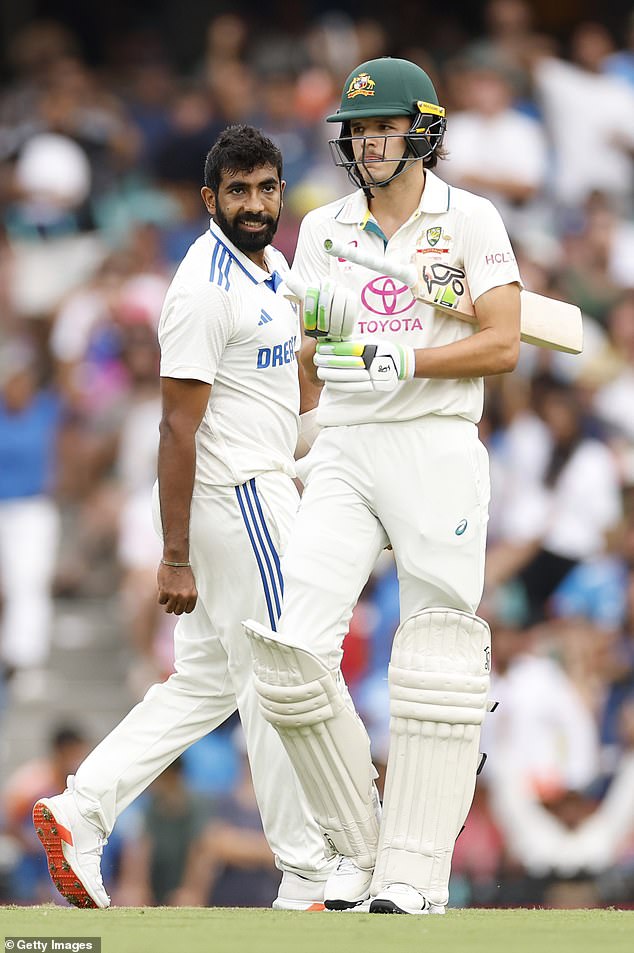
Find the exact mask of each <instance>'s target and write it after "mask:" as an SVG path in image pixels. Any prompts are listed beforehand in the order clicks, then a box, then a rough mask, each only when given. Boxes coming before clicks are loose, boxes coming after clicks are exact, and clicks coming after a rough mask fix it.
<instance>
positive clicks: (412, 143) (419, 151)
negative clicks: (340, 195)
mask: <svg viewBox="0 0 634 953" xmlns="http://www.w3.org/2000/svg"><path fill="white" fill-rule="evenodd" d="M403 115H405V112H403ZM409 115H413V121H412V124H411V126H410V128H409V130H408V131H407V132H405V133H398V134H395V133H390V134H388V135H385V136H353V135H351V131H350V129H351V126H350V120H346V121H344V122H343V123H342V125H341V132H340V135H339V137H338V138H337V139H330V140H329V143H328V145H329V146H330V153H331V155H332V158H333V161H334V163H335V165H337V166H339V167H340V168H343V169H345V170H346V172H347V173H348V177H349V179H350V180H351V181H352V182H353V183H354V184H355V185H357V186H360V187H361V188H362V189H368V188H383V186H385V185H388V184H389V183H390V182H393V181H394V179H396V178H397V177H398V176H399V175H401V174H402V173H403V172H405V171H406V170H407V169H409V168H410V166H411V165H412V164H413V163H414V162H420V161H424V160H425V159H428V158H429V157H430V156H432V155H433V154H434V153H435V151H436V149H438V147H439V146H440V144H441V143H442V140H443V136H444V134H445V128H446V125H447V120H446V119H445V110H444V109H443V107H442V106H437V105H436V104H435V103H426V102H421V101H416V102H414V103H412V112H411V113H410V114H409ZM376 118H380V117H379V116H378V115H377V117H376ZM388 139H401V140H404V142H405V149H404V152H403V155H402V156H401V157H400V158H398V159H392V158H390V159H387V160H385V161H387V162H397V163H398V165H397V168H396V170H395V171H394V173H393V174H392V175H390V176H389V177H388V178H386V179H382V180H381V181H376V180H375V179H374V177H373V175H372V171H371V167H370V166H368V165H366V164H364V158H365V152H366V145H367V142H368V140H372V142H374V143H376V142H380V141H381V140H383V152H382V156H383V158H385V152H386V149H387V141H388ZM354 143H362V147H361V152H360V155H359V158H358V159H357V158H355V156H354V148H353V147H354ZM376 161H377V160H376V158H373V162H376Z"/></svg>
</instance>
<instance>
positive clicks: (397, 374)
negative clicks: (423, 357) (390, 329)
mask: <svg viewBox="0 0 634 953" xmlns="http://www.w3.org/2000/svg"><path fill="white" fill-rule="evenodd" d="M313 360H314V363H315V365H316V367H317V377H318V378H319V379H320V380H322V381H327V382H328V384H329V385H330V386H331V387H333V388H334V389H335V390H344V391H364V390H365V391H367V390H380V391H390V390H394V388H395V387H397V386H398V384H399V383H400V382H401V381H406V380H410V379H411V378H412V377H413V376H414V371H415V369H416V358H415V353H414V349H413V348H411V347H408V346H407V345H403V344H394V343H392V342H391V341H377V340H369V341H341V342H332V343H331V342H325V341H320V342H319V343H318V344H317V350H316V351H315V356H314V358H313Z"/></svg>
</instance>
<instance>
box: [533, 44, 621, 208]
mask: <svg viewBox="0 0 634 953" xmlns="http://www.w3.org/2000/svg"><path fill="white" fill-rule="evenodd" d="M534 78H535V83H536V86H537V90H538V94H539V99H540V101H541V106H542V109H543V112H544V117H545V121H546V125H547V128H548V131H549V134H550V137H551V139H552V142H553V145H554V148H555V155H556V171H555V197H556V199H557V200H558V201H559V202H560V203H561V204H562V205H564V206H568V207H573V206H577V205H580V204H583V202H584V201H585V200H586V199H587V198H588V196H589V195H590V194H591V193H592V192H595V191H599V192H603V193H605V194H606V195H609V196H611V197H613V198H614V199H616V200H619V201H622V202H626V201H627V200H628V199H629V198H630V197H631V195H632V158H631V151H632V149H634V92H633V91H632V89H631V88H630V87H629V86H628V85H627V84H626V83H624V82H623V81H622V80H620V79H616V78H614V77H612V76H608V75H605V74H602V73H593V72H591V71H590V70H588V69H584V68H582V67H581V66H577V65H575V64H573V63H568V62H565V61H563V60H560V59H556V58H554V57H545V58H543V59H541V60H540V61H539V62H538V63H537V65H536V67H535V71H534Z"/></svg>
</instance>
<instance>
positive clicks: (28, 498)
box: [0, 341, 63, 694]
mask: <svg viewBox="0 0 634 953" xmlns="http://www.w3.org/2000/svg"><path fill="white" fill-rule="evenodd" d="M62 425H63V411H62V404H61V401H60V399H59V397H58V396H57V395H56V394H55V393H54V392H52V391H51V390H50V389H47V388H45V387H42V386H41V384H40V381H39V375H38V369H37V365H36V356H35V352H34V351H33V350H32V349H31V347H29V345H28V344H26V343H25V342H18V341H16V342H14V343H13V344H11V345H8V346H5V347H4V348H3V349H2V350H1V351H0V576H1V578H2V591H3V612H2V624H1V628H0V636H1V637H0V649H1V657H2V664H3V666H4V667H5V670H7V671H8V672H9V673H10V674H11V676H12V677H13V678H14V679H17V681H15V685H16V686H18V687H19V688H20V691H23V692H26V693H27V694H28V693H29V691H31V689H33V676H38V675H43V672H42V669H43V667H44V666H45V664H46V662H47V661H48V654H49V645H50V635H51V622H52V614H53V602H52V595H51V588H52V582H53V575H54V572H55V561H56V556H57V546H58V540H59V513H58V509H57V505H56V503H55V501H54V499H53V490H54V485H55V475H56V468H57V463H58V457H57V445H58V440H59V437H60V433H61V429H62ZM29 674H30V675H31V677H30V678H29V677H28V676H29ZM25 676H26V677H25ZM35 681H36V684H37V685H39V681H38V679H37V678H36V680H35ZM29 686H30V687H29ZM41 687H42V686H40V688H41ZM33 690H37V689H33Z"/></svg>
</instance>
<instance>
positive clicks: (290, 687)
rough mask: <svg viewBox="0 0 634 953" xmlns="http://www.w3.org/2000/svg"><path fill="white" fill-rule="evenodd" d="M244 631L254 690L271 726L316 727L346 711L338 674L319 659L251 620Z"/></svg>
mask: <svg viewBox="0 0 634 953" xmlns="http://www.w3.org/2000/svg"><path fill="white" fill-rule="evenodd" d="M244 627H245V632H246V633H247V636H248V638H249V640H250V643H251V650H252V653H253V660H254V685H255V690H256V692H257V694H258V697H259V700H260V707H261V710H262V713H263V715H264V717H265V718H266V720H267V721H269V722H270V723H271V724H272V725H274V726H275V727H276V728H278V729H294V728H303V727H307V726H311V725H316V724H319V723H320V722H325V721H328V720H329V719H330V718H334V717H335V715H337V714H338V713H339V712H340V711H341V710H342V708H343V707H345V705H346V698H345V695H344V694H343V693H342V692H341V691H340V689H339V685H338V682H337V677H336V674H335V673H334V672H332V671H330V669H328V668H327V667H326V666H325V665H324V663H323V662H322V661H321V660H320V659H319V658H318V657H317V656H316V655H313V654H312V653H311V652H308V651H307V650H306V649H303V648H301V647H300V646H297V645H292V644H290V643H288V642H284V641H283V640H282V637H281V636H280V634H279V633H277V632H273V631H271V630H270V629H267V628H266V627H265V626H262V625H260V624H259V623H257V622H253V621H252V620H248V621H247V622H245V623H244Z"/></svg>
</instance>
